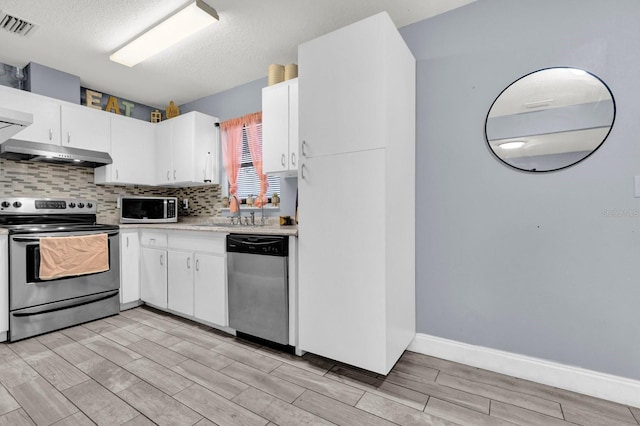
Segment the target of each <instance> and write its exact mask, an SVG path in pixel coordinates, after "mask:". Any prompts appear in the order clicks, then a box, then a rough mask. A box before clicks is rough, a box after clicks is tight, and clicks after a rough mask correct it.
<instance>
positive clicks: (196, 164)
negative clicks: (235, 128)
mask: <svg viewBox="0 0 640 426" xmlns="http://www.w3.org/2000/svg"><path fill="white" fill-rule="evenodd" d="M190 114H193V115H194V133H193V137H194V141H193V153H192V158H191V163H192V166H191V171H190V175H191V180H192V181H193V182H194V183H197V184H204V183H220V173H219V166H218V151H219V149H220V141H219V139H220V131H219V129H218V128H217V127H216V123H217V122H218V119H217V118H215V117H212V116H210V115H206V114H202V113H200V112H192V113H190ZM205 181H211V182H205Z"/></svg>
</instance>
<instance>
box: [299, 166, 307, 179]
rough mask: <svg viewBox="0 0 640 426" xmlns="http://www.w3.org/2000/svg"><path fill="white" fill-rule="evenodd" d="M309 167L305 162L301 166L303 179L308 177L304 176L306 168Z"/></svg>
mask: <svg viewBox="0 0 640 426" xmlns="http://www.w3.org/2000/svg"><path fill="white" fill-rule="evenodd" d="M306 168H307V166H306V165H305V164H302V166H300V176H301V177H302V179H306V177H305V176H304V170H305V169H306Z"/></svg>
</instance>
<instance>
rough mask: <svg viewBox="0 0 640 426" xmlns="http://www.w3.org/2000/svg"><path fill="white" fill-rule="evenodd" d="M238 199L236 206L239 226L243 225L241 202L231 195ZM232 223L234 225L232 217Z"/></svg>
mask: <svg viewBox="0 0 640 426" xmlns="http://www.w3.org/2000/svg"><path fill="white" fill-rule="evenodd" d="M231 196H232V197H233V198H235V199H236V205H237V206H238V225H242V212H241V211H240V200H239V199H238V197H237V196H236V195H235V194H231ZM231 223H233V217H231Z"/></svg>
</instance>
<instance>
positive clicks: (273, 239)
mask: <svg viewBox="0 0 640 426" xmlns="http://www.w3.org/2000/svg"><path fill="white" fill-rule="evenodd" d="M227 253H249V254H257V255H265V256H280V257H284V256H288V255H289V239H288V237H285V236H281V235H250V234H229V235H228V236H227Z"/></svg>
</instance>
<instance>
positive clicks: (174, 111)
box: [165, 101, 180, 120]
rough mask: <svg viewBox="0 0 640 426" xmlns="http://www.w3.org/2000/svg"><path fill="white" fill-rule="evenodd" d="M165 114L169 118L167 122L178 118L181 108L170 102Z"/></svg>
mask: <svg viewBox="0 0 640 426" xmlns="http://www.w3.org/2000/svg"><path fill="white" fill-rule="evenodd" d="M165 114H166V116H167V120H168V119H170V118H173V117H177V116H179V115H180V107H179V106H177V105H176V104H174V103H173V101H170V102H169V105H167V108H166V109H165Z"/></svg>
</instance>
